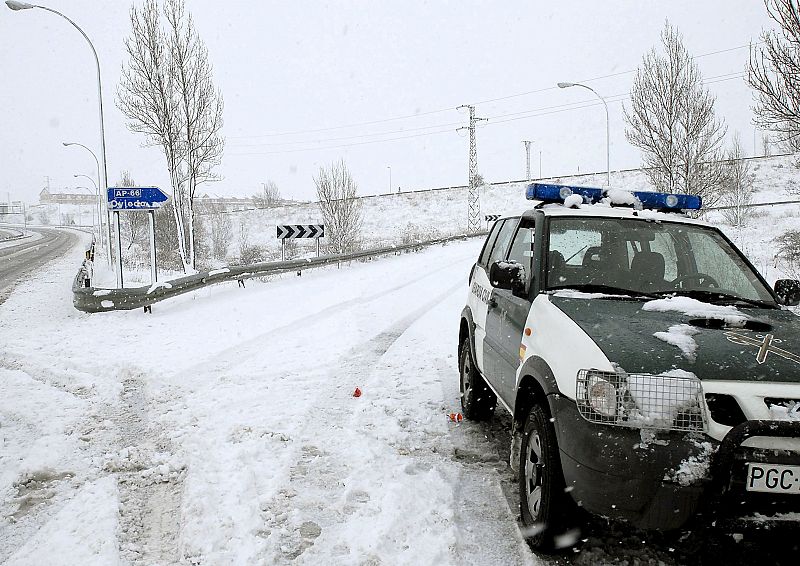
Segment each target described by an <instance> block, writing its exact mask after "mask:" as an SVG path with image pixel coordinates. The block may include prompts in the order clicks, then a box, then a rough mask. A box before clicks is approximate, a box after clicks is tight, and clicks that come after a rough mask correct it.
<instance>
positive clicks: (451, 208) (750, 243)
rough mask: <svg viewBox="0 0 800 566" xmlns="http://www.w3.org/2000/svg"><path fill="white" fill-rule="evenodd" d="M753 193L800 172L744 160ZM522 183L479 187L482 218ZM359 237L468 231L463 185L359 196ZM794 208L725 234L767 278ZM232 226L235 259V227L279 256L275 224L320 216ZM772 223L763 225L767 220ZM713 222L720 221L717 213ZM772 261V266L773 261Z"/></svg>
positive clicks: (253, 215)
mask: <svg viewBox="0 0 800 566" xmlns="http://www.w3.org/2000/svg"><path fill="white" fill-rule="evenodd" d="M748 163H750V168H751V173H752V175H753V186H754V189H755V191H756V195H755V198H754V199H753V202H771V201H777V200H790V199H797V198H800V197H798V196H792V195H791V194H790V191H791V190H793V189H794V188H796V187H800V169H797V168H796V167H794V166H793V165H792V159H791V158H789V157H786V156H778V157H766V158H756V159H750V160H748ZM542 181H543V182H553V183H564V184H575V185H582V186H594V187H600V186H603V184H604V183H605V173H604V172H601V173H590V174H583V175H574V176H562V177H552V178H547V179H542ZM611 182H612V184H613V185H614V186H616V187H619V188H624V189H628V190H643V191H652V190H653V187H652V185H651V184H650V182H649V180H648V179H647V176H646V175H645V174H644V172H642V171H641V170H631V171H620V172H613V173H612V178H611ZM525 186H526V183H524V182H518V183H508V184H498V185H487V186H484V187H483V188H482V189H481V217H483V216H484V215H486V214H501V215H511V214H519V213H521V212H522V211H524V210H526V209H527V208H530V202H529V201H527V200H526V199H525ZM362 203H363V208H362V211H363V217H364V226H363V238H364V240H365V243H367V244H370V243H376V244H380V243H390V244H392V243H400V242H402V241H404V240H406V241H410V240H413V239H426V238H429V237H437V236H447V235H452V234H457V233H463V232H465V231H466V229H467V190H466V188H464V187H459V188H450V189H437V190H430V191H416V192H409V193H399V194H387V195H378V196H370V197H364V198H362ZM797 206H800V205H796V206H781V207H775V208H774V209H757V210H756V211H755V212H754V214H753V220H754V221H753V222H751V223H750V225H749V226H748V227H747V228H746V230H744V231H743V233H742V234H741V235H739V234H735V233H733V232H732V231H730V230H728V232H729V234H728V235H729V236H730V237H731V238H733V239H734V240H735V241H736V242H737V243H741V244H742V247H743V249H744V248H746V251H747V252H748V254H749V255H751V258H752V259H753V261H754V263H756V264H757V266H758V268H759V269H761V270H762V271H764V269H766V271H764V273H765V275H768V276H769V275H770V273H771V272H772V271H774V266H772V267H770V266H771V265H772V264H771V263H770V261H767V260H768V259H770V258H772V256H774V253H772V254H771V253H770V250H769V248H765V249H764V250H761V246H760V244H757V243H756V242H763V241H766V240H770V241H771V239H772V238H773V237H774V236H776V235H778V234H779V233H781V232H782V231H783V230H785V229H787V228H788V227H789V226H790V224H791V219H792V218H795V217H796V216H797V214H796V211H797ZM231 217H232V221H233V225H234V230H233V233H234V242H232V245H231V247H230V248H229V253H230V254H231V255H232V256H235V254H236V249H238V248H237V242H236V238H237V237H238V234H240V230H239V229H238V227H239V226H240V225H241V224H244V225H245V226H246V227H247V231H248V234H249V238H250V240H251V241H252V242H253V243H258V244H260V245H263V246H265V247H266V248H267V249H268V250H270V251H271V252H272V253H273V254H277V253H279V251H278V250H279V247H280V242H279V241H278V240H277V239H276V237H275V232H276V228H275V227H276V225H278V224H306V223H309V224H311V223H321V222H322V216H321V214H320V212H319V209H318V207H317V205H316V204H314V203H306V204H297V205H291V206H283V207H277V208H270V209H264V210H253V211H247V212H238V213H234V214H231ZM768 217H769V218H771V219H775V220H774V221H773V220H770V222H764V220H765V219H766V218H768ZM711 218H712V219H717V220H719V219H720V218H721V217H720V216H719V215H718V214H716V215H712V216H711ZM773 263H774V262H773Z"/></svg>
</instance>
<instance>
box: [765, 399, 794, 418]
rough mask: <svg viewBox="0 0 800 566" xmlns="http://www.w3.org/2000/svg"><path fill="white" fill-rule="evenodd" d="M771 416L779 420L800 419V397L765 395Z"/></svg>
mask: <svg viewBox="0 0 800 566" xmlns="http://www.w3.org/2000/svg"><path fill="white" fill-rule="evenodd" d="M764 403H766V405H767V408H768V409H769V413H770V417H771V418H772V419H773V420H777V421H800V399H782V398H778V397H765V398H764Z"/></svg>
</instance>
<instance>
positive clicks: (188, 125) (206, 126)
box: [164, 0, 225, 268]
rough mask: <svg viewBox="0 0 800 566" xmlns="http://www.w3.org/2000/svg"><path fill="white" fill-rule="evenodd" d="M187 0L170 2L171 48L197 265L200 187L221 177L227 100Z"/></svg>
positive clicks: (167, 6)
mask: <svg viewBox="0 0 800 566" xmlns="http://www.w3.org/2000/svg"><path fill="white" fill-rule="evenodd" d="M184 2H185V0H166V2H165V5H164V15H165V17H166V20H167V24H168V25H167V28H168V29H167V35H168V48H169V55H170V59H171V60H172V63H173V69H174V71H175V78H176V82H177V90H178V93H179V107H180V111H181V114H182V116H181V123H182V124H181V125H182V135H181V138H182V139H181V141H182V144H183V150H184V151H183V157H184V160H185V168H186V181H187V186H186V196H187V201H188V202H187V204H188V207H187V232H188V235H189V263H190V265H191V266H192V267H193V268H194V267H196V253H195V235H196V234H195V211H194V200H195V196H196V193H197V187H198V186H199V185H200V184H202V183H204V182H206V181H215V180H218V179H219V177H218V176H217V175H216V174H215V173H214V168H215V167H216V166H217V165H219V162H220V159H221V158H222V151H223V149H224V147H225V139H224V138H223V137H222V134H221V132H220V130H221V129H222V124H223V119H222V111H223V108H224V103H223V100H222V94H221V93H220V92H219V90H217V88H216V87H215V86H214V80H213V69H212V67H211V63H210V61H209V59H208V49H207V48H206V46H205V43H204V42H203V40H202V39H200V36H199V35H198V34H197V30H196V28H195V27H194V22H193V20H192V15H191V14H190V13H188V12H187V11H186V9H185V5H184Z"/></svg>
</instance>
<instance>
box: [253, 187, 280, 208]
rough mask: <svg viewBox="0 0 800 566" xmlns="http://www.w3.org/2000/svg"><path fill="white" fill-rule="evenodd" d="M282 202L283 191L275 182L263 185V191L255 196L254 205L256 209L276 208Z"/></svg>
mask: <svg viewBox="0 0 800 566" xmlns="http://www.w3.org/2000/svg"><path fill="white" fill-rule="evenodd" d="M280 200H281V190H280V189H279V188H278V185H277V184H276V183H275V181H267V182H266V183H261V191H259V192H257V193H256V194H254V195H253V203H254V204H255V205H256V208H269V207H271V206H275V205H276V204H278V203H279V202H280Z"/></svg>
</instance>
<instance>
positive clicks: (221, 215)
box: [208, 204, 233, 260]
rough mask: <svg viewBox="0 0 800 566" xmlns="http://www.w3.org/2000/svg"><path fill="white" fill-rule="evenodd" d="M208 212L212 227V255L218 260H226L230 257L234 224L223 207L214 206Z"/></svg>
mask: <svg viewBox="0 0 800 566" xmlns="http://www.w3.org/2000/svg"><path fill="white" fill-rule="evenodd" d="M208 212H209V213H208V220H209V224H210V225H211V253H212V255H213V256H214V257H216V258H217V259H222V260H224V259H225V258H226V257H227V256H228V245H229V244H230V242H231V239H232V237H233V223H232V222H231V218H230V215H229V214H227V213H226V212H225V207H224V206H222V205H219V204H212V205H211V206H210V207H209V211H208Z"/></svg>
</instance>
